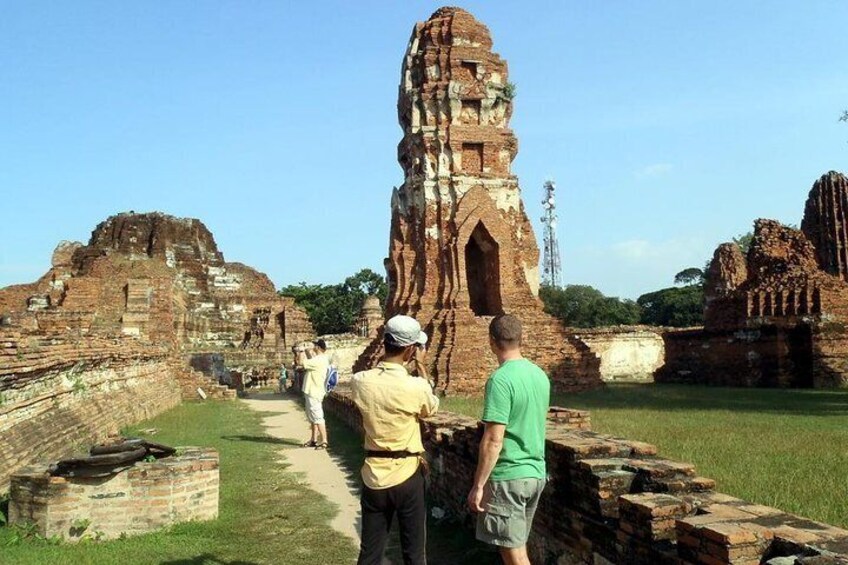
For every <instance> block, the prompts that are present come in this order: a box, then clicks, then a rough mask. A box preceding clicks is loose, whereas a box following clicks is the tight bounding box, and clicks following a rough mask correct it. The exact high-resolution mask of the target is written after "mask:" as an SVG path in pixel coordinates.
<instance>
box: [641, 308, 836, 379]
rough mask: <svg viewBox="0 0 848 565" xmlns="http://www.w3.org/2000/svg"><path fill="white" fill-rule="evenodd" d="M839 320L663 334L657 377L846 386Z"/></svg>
mask: <svg viewBox="0 0 848 565" xmlns="http://www.w3.org/2000/svg"><path fill="white" fill-rule="evenodd" d="M845 336H846V329H845V326H844V325H843V324H839V323H816V324H801V325H796V326H786V327H784V326H778V325H761V326H759V327H755V328H747V329H739V330H712V331H711V330H701V329H693V330H678V331H669V332H666V333H664V334H663V340H664V341H665V352H666V354H665V365H664V366H663V367H661V368H660V369H658V370H657V372H656V374H655V380H656V381H657V382H673V383H685V384H706V385H720V386H738V387H801V388H810V387H815V388H833V387H840V386H845V375H848V361H846V359H848V346H846V343H848V340H846V339H845Z"/></svg>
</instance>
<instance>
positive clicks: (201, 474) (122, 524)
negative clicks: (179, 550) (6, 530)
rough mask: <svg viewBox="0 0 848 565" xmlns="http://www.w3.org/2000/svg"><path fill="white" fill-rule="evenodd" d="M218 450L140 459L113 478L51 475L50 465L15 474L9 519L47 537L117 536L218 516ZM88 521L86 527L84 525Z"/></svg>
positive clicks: (181, 451)
mask: <svg viewBox="0 0 848 565" xmlns="http://www.w3.org/2000/svg"><path fill="white" fill-rule="evenodd" d="M218 484H219V473H218V452H217V451H215V450H214V449H210V448H199V447H183V448H180V449H179V452H178V453H177V454H176V455H174V456H171V457H167V458H164V459H159V460H156V461H149V462H148V461H139V462H137V463H135V464H134V465H133V466H132V467H130V468H129V469H123V470H120V471H118V472H117V473H116V474H115V475H114V476H112V477H109V478H108V480H104V479H103V478H90V477H62V476H51V475H50V474H49V473H48V472H47V470H46V469H45V468H44V466H38V465H34V466H31V467H27V468H24V469H21V470H19V471H18V472H17V473H15V475H14V476H13V477H12V485H11V488H10V493H11V503H10V505H9V522H10V523H11V524H33V525H34V526H35V529H36V531H38V533H39V534H41V535H42V536H44V537H47V538H52V537H53V536H59V537H61V538H63V539H65V540H67V541H79V540H80V539H85V538H86V537H92V536H94V535H95V532H96V535H97V536H98V539H101V538H102V539H114V538H118V537H121V536H124V535H137V534H142V533H145V532H149V531H152V530H157V529H159V528H163V527H165V526H170V525H173V524H176V523H179V522H188V521H191V520H198V521H200V520H212V519H214V518H217V517H218ZM81 522H82V523H84V524H85V527H81V526H80V525H79V524H80V523H81Z"/></svg>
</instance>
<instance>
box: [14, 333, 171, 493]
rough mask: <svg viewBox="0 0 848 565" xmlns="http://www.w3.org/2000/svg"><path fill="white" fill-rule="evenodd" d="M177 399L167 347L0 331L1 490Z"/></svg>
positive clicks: (148, 416) (164, 408)
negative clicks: (22, 473) (26, 471)
mask: <svg viewBox="0 0 848 565" xmlns="http://www.w3.org/2000/svg"><path fill="white" fill-rule="evenodd" d="M179 402H180V390H179V387H178V386H177V384H176V383H175V381H174V379H173V376H172V371H171V368H170V365H169V361H168V357H167V353H166V351H165V350H164V349H160V348H157V347H154V346H150V345H147V346H141V345H139V344H138V343H137V342H135V341H134V340H132V339H128V338H125V339H99V338H83V339H79V340H75V341H72V340H71V339H69V338H64V337H61V336H55V337H49V336H22V335H20V334H17V333H14V332H3V333H0V492H4V491H6V490H7V489H8V487H9V477H10V476H11V474H12V473H13V472H14V471H16V470H17V469H19V468H21V467H23V466H25V465H29V464H32V463H34V462H37V461H40V460H45V459H58V458H61V457H64V456H68V455H71V454H72V453H73V452H74V450H75V448H76V447H78V446H80V445H83V444H90V443H92V442H95V441H97V440H99V439H102V438H105V437H106V436H107V435H109V434H110V433H115V432H117V431H118V430H120V428H121V427H123V426H126V425H128V424H132V423H135V422H138V421H140V420H144V419H147V418H150V417H152V416H155V415H156V414H159V413H161V412H164V411H165V410H168V409H170V408H172V407H174V406H176V405H177V404H179Z"/></svg>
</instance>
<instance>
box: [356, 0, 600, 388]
mask: <svg viewBox="0 0 848 565" xmlns="http://www.w3.org/2000/svg"><path fill="white" fill-rule="evenodd" d="M513 94H514V88H513V86H512V85H511V84H510V82H509V76H508V72H507V65H506V62H505V61H504V60H503V59H501V58H500V57H499V56H498V55H497V54H496V53H493V52H492V39H491V37H490V35H489V30H488V29H487V28H486V26H484V25H483V24H481V23H480V22H478V21H477V20H475V19H474V17H473V16H472V15H471V14H469V13H468V12H466V11H464V10H462V9H459V8H441V9H439V10H437V11H436V12H435V13H434V14H433V15H432V16H431V17H430V19H429V20H427V21H426V22H424V23H419V24H417V25H416V26H415V29H414V30H413V33H412V37H411V39H410V42H409V46H408V48H407V51H406V55H405V57H404V61H403V68H402V72H401V84H400V93H399V97H398V116H399V120H400V125H401V128H402V129H403V139H402V140H401V141H400V144H399V146H398V161H399V162H400V165H401V167H402V169H403V172H404V182H403V184H402V185H401V186H400V187H399V188H397V189H395V190H394V192H393V193H392V199H391V207H392V222H391V230H390V243H389V257H388V258H387V259H386V262H385V264H386V270H387V273H388V279H389V286H390V291H389V292H390V294H389V300H388V304H387V311H386V315H387V316H392V315H395V314H399V313H402V314H408V315H411V316H415V317H416V318H417V319H418V320H419V321H420V322H421V323H422V325H423V326H425V329H426V331H427V333H428V334H429V335H430V338H431V353H430V356H429V361H430V363H431V373H432V376H433V377H434V379H435V380H436V381H437V383H438V386H439V387H440V388H441V389H443V390H446V391H449V392H451V393H460V394H462V393H477V392H479V391H481V390H482V387H483V382H484V379H485V378H486V377H487V376H488V374H489V373H490V372H491V371H492V370H493V369H494V367H495V360H494V358H493V357H492V355H491V353H490V352H489V346H488V337H487V336H488V333H487V330H488V324H489V321H490V320H491V319H492V317H493V316H495V315H497V314H501V313H504V312H508V313H512V314H516V315H518V316H519V317H520V318H521V320H522V322H523V324H524V327H525V349H526V353H527V354H528V355H529V356H530V357H531V358H533V359H534V360H536V361H537V362H539V364H540V365H542V366H543V367H544V368H545V369H547V370H548V372H549V374H550V375H551V377H552V379H553V381H554V383H555V386H556V387H557V388H559V389H564V390H578V389H586V388H591V387H594V386H597V385H598V384H600V382H601V381H600V377H599V374H598V365H599V360H598V358H597V357H596V356H595V355H593V354H592V353H591V352H589V350H588V347H586V345H585V344H583V343H581V342H579V340H576V339H574V337H573V336H572V335H571V334H569V333H568V332H567V331H566V330H565V329H564V328H563V327H561V325H560V324H559V322H558V321H556V320H555V319H554V318H552V317H550V316H548V315H546V314H545V313H543V312H542V305H541V303H540V301H539V299H538V297H537V294H538V286H539V273H538V264H539V250H538V247H537V245H536V239H535V236H534V234H533V229H532V227H531V225H530V222H529V220H528V218H527V215H526V214H525V211H524V205H523V203H522V201H521V193H520V189H519V186H518V179H517V178H516V177H515V175H513V174H512V172H511V170H510V168H511V164H512V160H513V159H514V158H515V155H516V153H517V151H518V141H517V139H516V137H515V135H514V134H513V132H512V130H511V129H510V128H509V120H510V116H511V114H512V98H513ZM379 349H380V344H379V339H377V340H375V342H374V343H373V344H372V346H371V347H369V349H368V350H366V352H365V354H364V355H363V357H362V358H361V359H360V361H359V363H358V365H357V368H364V367H366V366H368V365H369V364H371V363H373V362H374V360H375V357H376V356H377V355H378V354H379Z"/></svg>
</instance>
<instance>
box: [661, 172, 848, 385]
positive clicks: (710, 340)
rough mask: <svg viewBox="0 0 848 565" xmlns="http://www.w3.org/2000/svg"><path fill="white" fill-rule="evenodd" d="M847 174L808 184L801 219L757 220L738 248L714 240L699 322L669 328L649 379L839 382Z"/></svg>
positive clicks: (847, 252) (846, 299)
mask: <svg viewBox="0 0 848 565" xmlns="http://www.w3.org/2000/svg"><path fill="white" fill-rule="evenodd" d="M846 206H848V179H846V178H845V176H843V175H842V174H840V173H837V172H834V171H831V172H829V173H827V174H826V175H823V176H822V177H821V178H820V179H819V180H818V181H816V182H815V184H814V185H813V187H812V190H811V191H810V194H809V197H808V198H807V204H806V207H805V211H804V219H803V221H802V223H801V229H800V230H797V229H793V228H790V227H787V226H783V225H781V224H780V223H778V222H775V221H772V220H757V221H756V223H755V225H754V239H753V242H752V244H751V247H750V249H749V251H748V254H747V256H743V255H742V253H741V252H740V251H739V249H738V247H737V246H736V245H735V244H730V243H725V244H722V245H721V246H719V248H718V249H716V252H715V255H714V256H713V260H712V263H711V264H710V267H709V269H708V271H707V281H706V286H705V295H706V308H705V323H704V328H703V330H700V329H695V330H683V331H675V332H669V333H667V334H666V335H665V340H666V365H665V366H664V367H663V368H662V369H661V370H660V371H658V373H657V380H658V381H666V382H668V381H671V382H696V383H707V384H722V385H734V386H778V387H788V386H792V387H834V386H842V385H844V384H845V383H846V382H848V333H846V329H845V328H846V326H845V324H846V322H848V282H846V281H848V267H846V257H848V249H846V246H848V238H847V237H846V230H848V223H846V220H845V210H846Z"/></svg>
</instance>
